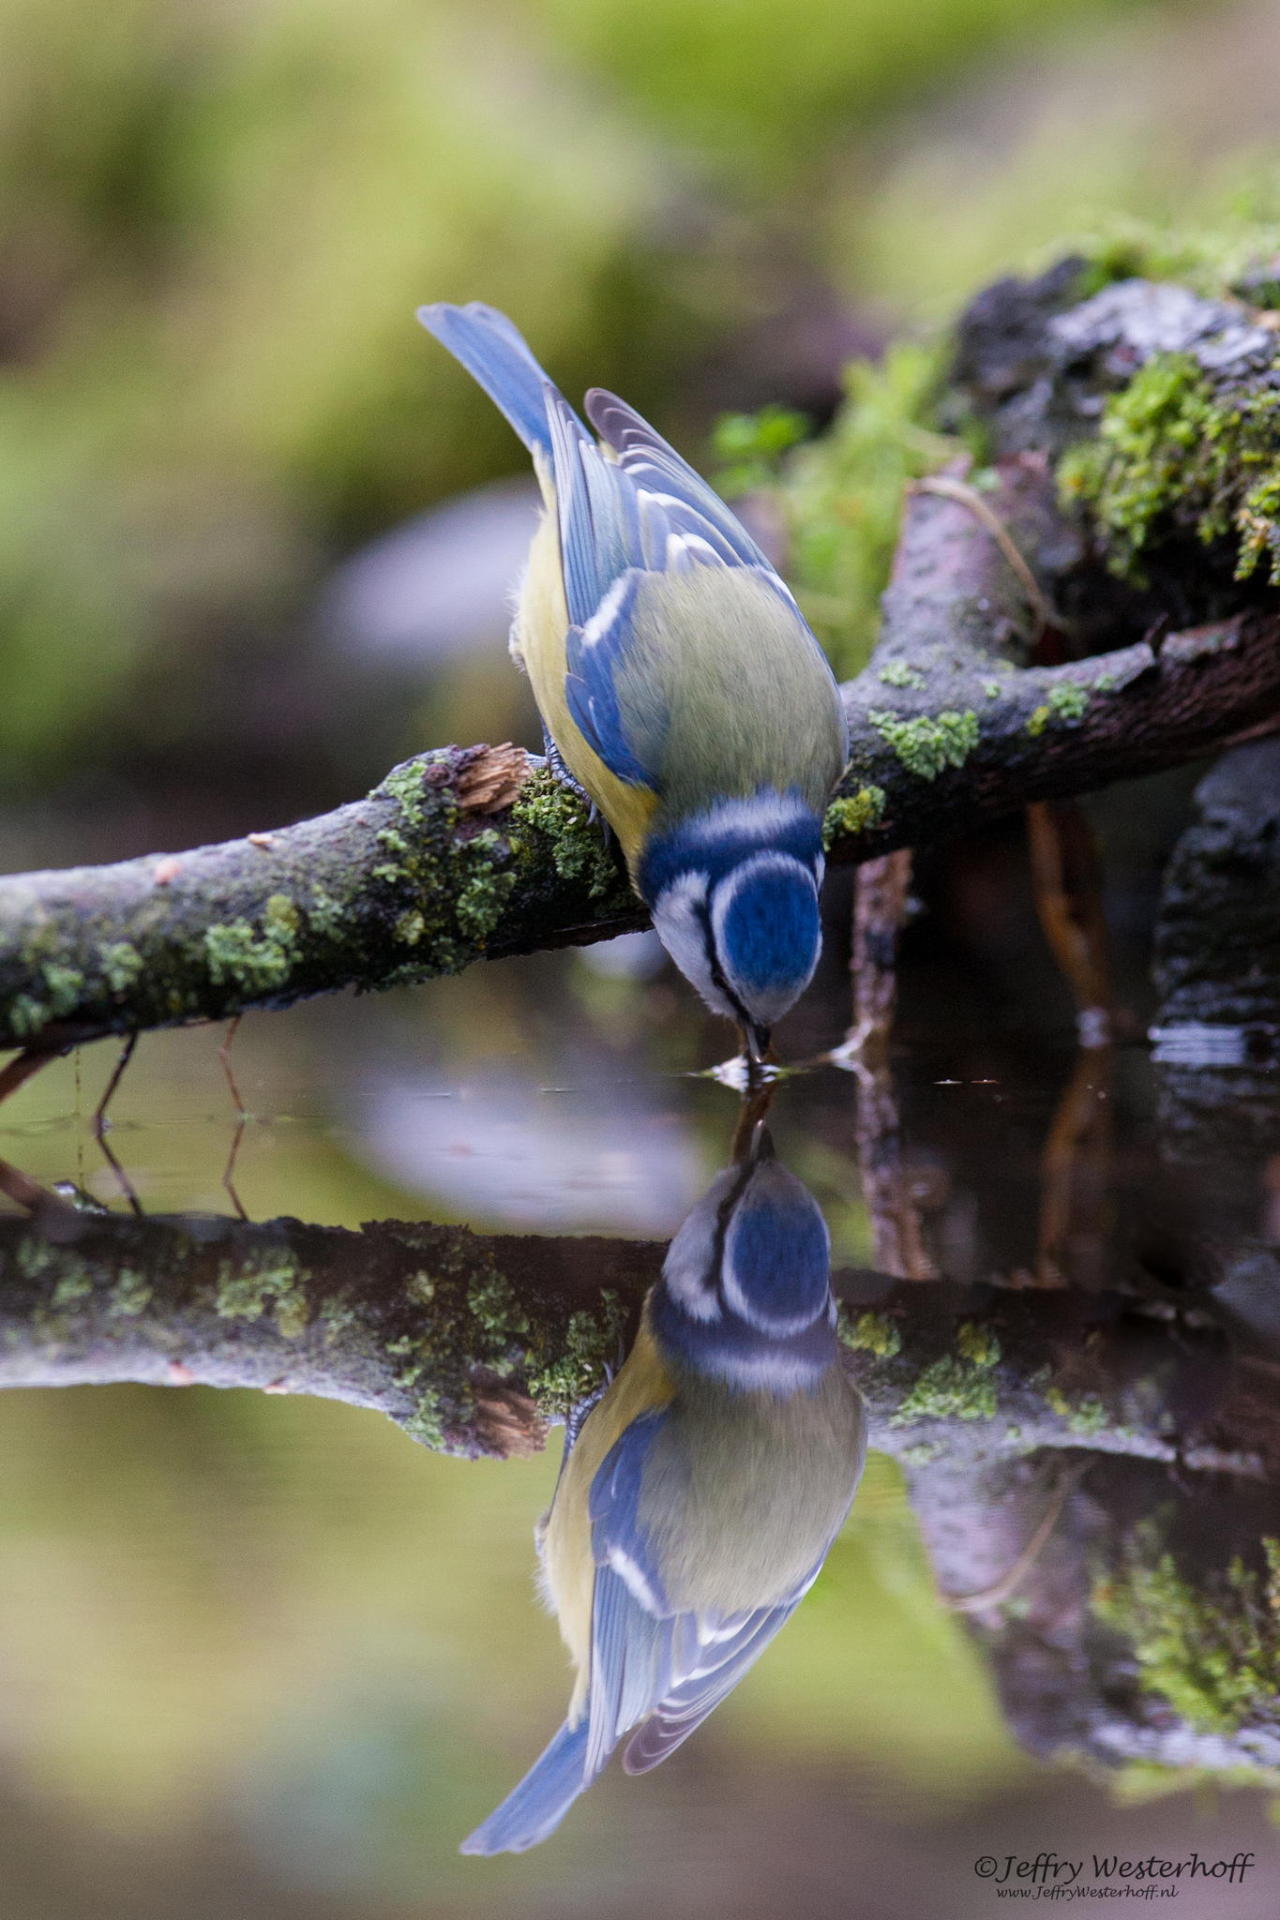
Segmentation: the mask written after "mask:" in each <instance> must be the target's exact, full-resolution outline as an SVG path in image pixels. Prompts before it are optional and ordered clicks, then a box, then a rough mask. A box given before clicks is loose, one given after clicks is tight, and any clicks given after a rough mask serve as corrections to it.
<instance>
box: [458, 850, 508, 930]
mask: <svg viewBox="0 0 1280 1920" xmlns="http://www.w3.org/2000/svg"><path fill="white" fill-rule="evenodd" d="M458 859H459V862H460V864H461V867H462V871H463V874H464V875H465V878H464V879H463V881H462V884H461V886H460V887H459V889H458V898H457V902H456V905H455V907H454V912H455V915H456V917H457V921H458V927H459V929H460V931H461V932H462V933H463V934H464V935H465V936H466V938H467V939H468V940H473V941H474V942H475V944H476V945H477V946H478V947H483V945H484V943H485V941H486V940H487V939H488V937H489V935H490V934H491V933H492V932H493V930H494V928H495V927H496V926H497V924H498V922H499V920H501V918H502V914H503V910H504V908H505V907H506V904H507V901H508V900H509V899H510V897H511V890H512V888H513V887H514V886H515V883H516V876H515V872H514V871H513V870H512V869H511V867H510V865H509V862H510V859H511V850H510V848H509V847H508V845H507V842H506V841H505V840H504V839H503V838H502V835H501V834H499V833H495V832H493V830H492V829H491V828H486V829H485V830H484V831H483V832H481V833H477V834H475V835H474V836H473V838H471V839H470V840H465V841H464V842H463V843H462V845H461V847H460V848H459V850H458Z"/></svg>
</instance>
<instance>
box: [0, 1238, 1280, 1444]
mask: <svg viewBox="0 0 1280 1920" xmlns="http://www.w3.org/2000/svg"><path fill="white" fill-rule="evenodd" d="M661 1258H662V1248H661V1247H660V1246H658V1245H655V1244H653V1243H646V1242H633V1241H617V1240H606V1239H592V1238H576V1237H569V1238H554V1237H541V1236H516V1235H489V1236H485V1235H479V1234H473V1233H471V1232H470V1231H469V1230H468V1229H466V1228H465V1227H440V1226H433V1225H431V1224H429V1223H427V1222H417V1223H412V1224H403V1223H398V1222H395V1221H383V1222H378V1223H376V1224H374V1225H371V1226H366V1227H365V1228H363V1229H362V1230H361V1231H360V1232H358V1233H354V1232H348V1231H344V1230H342V1229H338V1228H332V1227H317V1226H308V1225H304V1224H302V1223H300V1222H298V1221H296V1220H275V1221H268V1222H265V1223H261V1224H258V1223H249V1222H241V1221H235V1220H230V1219H223V1218H219V1217H215V1216H193V1217H182V1218H177V1217H175V1218H163V1217H159V1218H147V1219H127V1218H122V1217H120V1216H103V1215H96V1214H90V1213H84V1214H82V1213H76V1212H74V1211H72V1210H71V1209H70V1208H65V1209H62V1208H58V1209H53V1208H50V1209H49V1210H47V1211H46V1212H45V1213H44V1214H43V1215H42V1216H41V1217H39V1218H37V1219H33V1220H31V1221H16V1220H10V1221H4V1222H0V1275H2V1276H3V1287H2V1288H0V1386H9V1387H15V1386H26V1387H30V1386H56V1385H74V1384H83V1383H86V1382H91V1383H98V1384H101V1383H104V1382H108V1381H120V1380H136V1381H143V1382H150V1383H152V1384H159V1385H190V1384H194V1383H197V1382H201V1383H205V1384H208V1385H212V1386H223V1387H226V1386H248V1387H258V1388H270V1389H273V1390H276V1391H280V1392H288V1393H303V1394H315V1395H320V1396H323V1397H327V1398H332V1399H339V1400H347V1401H350V1402H353V1403H354V1404H356V1405H358V1406H366V1407H373V1408H376V1409H378V1410H379V1411H381V1412H383V1413H385V1414H387V1415H388V1416H389V1417H390V1418H391V1419H393V1420H395V1421H397V1422H398V1423H399V1424H400V1425H401V1426H402V1427H404V1428H405V1429H406V1431H407V1432H409V1433H410V1434H412V1435H413V1437H414V1438H416V1439H418V1440H420V1441H422V1442H424V1443H425V1444H427V1445H430V1446H434V1447H442V1448H446V1449H448V1450H450V1451H454V1452H462V1453H472V1454H474V1453H493V1454H510V1453H516V1452H528V1451H532V1450H534V1449H535V1448H537V1447H540V1446H541V1445H542V1444H543V1439H544V1435H545V1428H546V1424H547V1422H548V1421H551V1420H555V1419H558V1418H561V1417H563V1415H564V1413H565V1412H566V1410H567V1409H568V1407H569V1406H570V1405H572V1404H573V1403H574V1402H575V1401H577V1400H578V1399H580V1398H581V1397H582V1396H583V1395H585V1394H586V1393H588V1392H589V1391H590V1390H591V1389H592V1388H593V1387H595V1386H596V1385H597V1384H598V1383H599V1381H600V1379H601V1377H602V1375H603V1371H604V1369H605V1367H606V1366H616V1365H617V1364H618V1362H619V1360H620V1358H621V1356H622V1353H623V1352H624V1350H625V1345H626V1336H627V1333H628V1331H629V1329H630V1327H631V1326H632V1325H633V1324H634V1320H635V1316H636V1314H637V1312H638V1310H639V1306H640V1302H641V1300H642V1298H643V1296H644V1292H645V1290H646V1289H647V1288H648V1287H649V1286H650V1285H651V1284H652V1283H653V1281H654V1280H655V1279H656V1278H657V1276H658V1272H659V1269H660V1265H661ZM837 1290H838V1292H839V1294H840V1296H841V1299H842V1304H843V1315H844V1319H843V1325H844V1336H845V1340H846V1344H847V1347H848V1349H849V1364H850V1366H851V1368H852V1369H853V1371H854V1373H855V1375H856V1377H857V1378H858V1381H859V1384H860V1386H861V1388H862V1390H863V1392H864V1394H865V1395H866V1398H867V1403H868V1409H869V1412H870V1416H871V1419H872V1422H873V1426H874V1430H875V1444H876V1445H877V1446H879V1447H881V1448H884V1449H887V1450H889V1451H891V1452H895V1453H897V1454H899V1455H900V1456H901V1457H902V1458H903V1459H904V1460H905V1461H906V1462H907V1464H908V1465H910V1466H912V1467H913V1468H917V1469H918V1468H920V1467H922V1466H924V1465H927V1464H928V1463H929V1462H930V1461H931V1460H933V1459H935V1458H938V1457H941V1456H945V1457H946V1459H948V1460H949V1461H950V1462H952V1464H953V1465H954V1463H955V1461H956V1460H957V1459H958V1458H960V1457H962V1456H963V1457H966V1458H967V1457H969V1456H972V1457H973V1459H974V1460H975V1461H976V1460H979V1459H981V1460H987V1459H990V1458H994V1457H996V1456H999V1455H1007V1456H1009V1457H1017V1456H1020V1455H1022V1454H1024V1453H1026V1452H1028V1451H1029V1450H1031V1449H1033V1448H1039V1447H1048V1448H1064V1447H1066V1448H1071V1447H1080V1446H1085V1447H1088V1448H1090V1449H1093V1450H1096V1451H1098V1452H1101V1453H1107V1454H1120V1455H1126V1456H1130V1457H1136V1458H1139V1459H1143V1460H1149V1461H1156V1462H1174V1461H1177V1462H1179V1463H1180V1464H1181V1465H1183V1466H1185V1467H1187V1468H1189V1469H1201V1470H1206V1471H1230V1472H1234V1473H1236V1474H1240V1475H1243V1476H1245V1477H1247V1478H1249V1479H1258V1478H1262V1479H1274V1478H1276V1477H1280V1422H1277V1420H1276V1419H1275V1417H1274V1413H1273V1411H1272V1410H1271V1408H1270V1406H1269V1397H1268V1396H1266V1395H1264V1394H1259V1395H1257V1396H1256V1397H1255V1396H1254V1395H1253V1394H1252V1393H1251V1391H1250V1390H1249V1388H1248V1386H1247V1382H1245V1384H1240V1382H1239V1381H1237V1380H1236V1375H1237V1374H1239V1375H1240V1380H1241V1381H1244V1376H1245V1373H1246V1372H1247V1370H1242V1369H1235V1370H1224V1369H1223V1367H1222V1364H1221V1362H1222V1356H1223V1351H1224V1339H1225V1336H1224V1334H1223V1333H1222V1332H1221V1330H1220V1329H1218V1328H1217V1327H1215V1326H1214V1325H1213V1324H1212V1323H1211V1322H1209V1321H1201V1322H1199V1323H1196V1322H1195V1320H1194V1316H1193V1317H1192V1321H1191V1322H1188V1320H1187V1319H1186V1317H1185V1316H1180V1317H1179V1318H1178V1320H1177V1321H1176V1323H1175V1322H1174V1321H1171V1320H1170V1319H1169V1318H1168V1317H1160V1316H1159V1315H1155V1314H1153V1313H1152V1312H1151V1311H1150V1310H1149V1309H1148V1308H1147V1307H1145V1306H1144V1305H1143V1304H1142V1303H1140V1302H1138V1301H1136V1300H1126V1299H1124V1298H1122V1297H1121V1296H1119V1295H1115V1294H1107V1295H1091V1296H1088V1297H1084V1296H1074V1295H1069V1294H1066V1293H1062V1292H1037V1291H1007V1292H996V1291H993V1290H991V1289H983V1290H982V1291H981V1292H980V1293H975V1294H973V1295H972V1296H969V1295H966V1294H965V1293H964V1292H963V1291H962V1290H960V1289H954V1288H953V1289H945V1290H944V1289H941V1288H939V1287H935V1286H931V1285H929V1284H927V1283H926V1284H922V1283H918V1282H917V1283H907V1282H896V1281H893V1280H890V1279H888V1278H887V1277H885V1276H883V1275H879V1274H871V1273H861V1274H849V1275H844V1276H840V1277H839V1278H838V1280H837ZM1228 1374H1230V1378H1228V1377H1227V1376H1228ZM1189 1409H1194V1410H1195V1411H1194V1413H1191V1412H1189V1411H1188V1410H1189Z"/></svg>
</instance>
